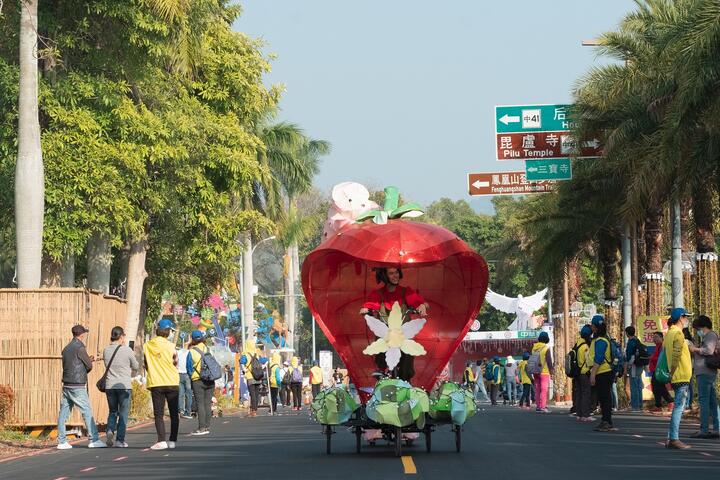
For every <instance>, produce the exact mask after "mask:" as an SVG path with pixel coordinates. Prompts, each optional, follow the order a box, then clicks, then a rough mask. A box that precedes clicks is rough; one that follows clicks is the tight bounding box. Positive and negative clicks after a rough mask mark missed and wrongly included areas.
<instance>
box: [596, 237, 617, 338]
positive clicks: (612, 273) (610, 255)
mask: <svg viewBox="0 0 720 480" xmlns="http://www.w3.org/2000/svg"><path fill="white" fill-rule="evenodd" d="M599 253H600V261H601V262H602V270H603V292H604V296H605V323H606V325H607V330H608V335H610V336H611V337H612V338H616V339H620V338H621V336H622V319H621V316H620V302H619V301H618V282H619V280H620V271H619V266H620V257H619V253H620V241H619V239H618V238H617V236H614V235H612V234H611V233H609V232H601V234H600V252H599Z"/></svg>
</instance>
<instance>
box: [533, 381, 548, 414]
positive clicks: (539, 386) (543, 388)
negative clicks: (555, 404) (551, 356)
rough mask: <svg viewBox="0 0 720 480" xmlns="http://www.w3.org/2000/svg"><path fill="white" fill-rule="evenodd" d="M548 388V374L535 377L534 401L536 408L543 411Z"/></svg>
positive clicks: (545, 406)
mask: <svg viewBox="0 0 720 480" xmlns="http://www.w3.org/2000/svg"><path fill="white" fill-rule="evenodd" d="M549 387H550V374H549V373H541V374H540V375H535V399H536V401H537V402H536V403H537V408H539V409H544V408H547V401H548V388H549Z"/></svg>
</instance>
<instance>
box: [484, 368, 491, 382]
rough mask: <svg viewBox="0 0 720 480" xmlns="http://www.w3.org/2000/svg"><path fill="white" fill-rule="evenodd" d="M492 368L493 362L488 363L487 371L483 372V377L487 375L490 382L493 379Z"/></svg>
mask: <svg viewBox="0 0 720 480" xmlns="http://www.w3.org/2000/svg"><path fill="white" fill-rule="evenodd" d="M492 369H493V364H492V363H488V364H487V365H485V373H484V374H483V377H485V380H487V381H488V382H489V381H491V380H492V379H493V371H492Z"/></svg>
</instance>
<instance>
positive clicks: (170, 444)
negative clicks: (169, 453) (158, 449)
mask: <svg viewBox="0 0 720 480" xmlns="http://www.w3.org/2000/svg"><path fill="white" fill-rule="evenodd" d="M167 444H168V448H169V449H170V450H172V449H174V448H175V442H167Z"/></svg>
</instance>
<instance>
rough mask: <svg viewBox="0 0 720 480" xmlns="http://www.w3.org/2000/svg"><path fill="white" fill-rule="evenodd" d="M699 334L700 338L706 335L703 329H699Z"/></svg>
mask: <svg viewBox="0 0 720 480" xmlns="http://www.w3.org/2000/svg"><path fill="white" fill-rule="evenodd" d="M697 336H698V337H700V339H702V338H703V337H705V332H704V331H702V330H698V331H697Z"/></svg>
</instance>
